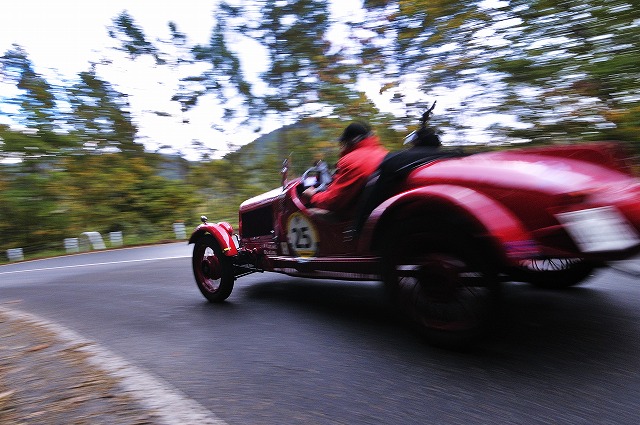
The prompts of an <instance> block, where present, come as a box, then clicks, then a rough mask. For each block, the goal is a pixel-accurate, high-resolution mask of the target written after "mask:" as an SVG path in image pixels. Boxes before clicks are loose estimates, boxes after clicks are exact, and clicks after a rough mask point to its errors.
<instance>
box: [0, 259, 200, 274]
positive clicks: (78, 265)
mask: <svg viewBox="0 0 640 425" xmlns="http://www.w3.org/2000/svg"><path fill="white" fill-rule="evenodd" d="M188 257H191V256H190V255H178V256H175V257H161V258H144V259H139V260H122V261H108V262H104V263H89V264H74V265H70V266H56V267H42V268H39V269H27V270H12V271H8V272H0V275H3V274H16V273H29V272H40V271H45V270H60V269H74V268H78V267H92V266H106V265H111V264H125V263H141V262H144V261H159V260H174V259H176V258H188Z"/></svg>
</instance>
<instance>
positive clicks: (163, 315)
mask: <svg viewBox="0 0 640 425" xmlns="http://www.w3.org/2000/svg"><path fill="white" fill-rule="evenodd" d="M190 255H191V247H189V246H187V245H186V243H179V244H168V245H161V246H153V247H146V248H136V249H123V250H116V251H105V252H96V253H90V254H83V255H75V256H68V257H62V258H56V259H49V260H41V261H33V262H25V263H19V264H10V265H6V266H2V267H0V306H7V307H10V308H16V309H19V310H21V311H24V312H28V313H31V314H36V315H38V316H40V317H43V318H45V319H46V320H48V321H50V322H53V323H56V324H58V325H60V326H62V327H65V328H68V329H70V330H72V331H73V332H75V333H77V334H79V335H81V336H82V337H84V338H86V339H89V340H92V341H95V342H97V344H99V345H100V346H101V347H104V348H105V349H107V350H109V351H110V352H112V353H115V354H116V355H118V356H120V357H122V358H124V359H126V360H127V361H128V362H130V363H131V364H133V365H135V366H136V367H137V368H140V369H141V370H144V371H146V372H147V373H149V374H151V375H153V376H154V377H157V378H158V379H159V380H162V381H163V382H166V383H168V385H170V386H172V387H173V388H175V389H176V390H177V391H179V392H181V393H182V394H185V395H186V396H187V397H188V398H190V399H192V400H194V401H195V402H197V403H199V404H200V405H201V406H203V407H204V408H205V409H207V410H208V411H210V412H211V413H212V414H213V415H215V417H217V418H219V419H220V420H221V421H224V422H225V423H227V424H229V425H238V424H261V425H269V424H278V425H281V424H390V425H399V424H486V423H491V424H633V425H636V424H638V423H640V402H639V401H638V399H639V397H640V358H639V353H640V308H639V307H640V279H638V277H637V276H634V275H631V274H627V273H621V272H617V271H615V270H606V271H602V272H600V273H599V274H598V275H596V277H594V278H592V279H591V280H589V281H587V282H586V283H585V284H584V285H583V286H580V287H577V288H573V289H570V290H566V291H560V292H553V291H551V292H550V291H542V290H537V289H535V288H533V287H530V286H528V285H523V284H508V285H507V286H506V287H505V303H504V308H503V311H502V313H501V317H502V321H501V326H500V329H499V330H498V331H497V333H496V335H495V336H493V337H492V338H491V339H489V340H488V341H486V342H485V343H483V344H481V345H480V346H479V347H477V348H475V349H473V350H470V351H468V352H455V351H447V350H444V349H437V348H434V347H431V346H429V345H426V344H425V343H423V342H422V341H421V340H420V338H419V337H417V336H416V335H415V334H414V333H413V332H412V331H410V330H409V329H408V328H407V327H406V326H405V324H404V323H402V322H399V321H395V320H393V319H390V318H389V315H387V314H386V312H387V311H386V304H385V302H384V298H383V294H382V288H381V287H380V284H378V283H375V282H370V283H369V282H365V283H353V282H338V281H321V280H304V279H295V278H291V277H287V276H283V275H278V274H273V273H264V274H253V275H251V276H247V277H243V278H240V279H239V280H238V281H237V282H236V287H235V289H234V292H233V293H232V295H231V297H230V298H229V300H228V302H227V303H225V304H223V305H213V304H209V303H207V302H206V301H205V299H204V298H203V297H202V296H201V295H200V293H199V292H198V289H197V287H196V285H195V282H194V280H193V277H192V272H191V263H190Z"/></svg>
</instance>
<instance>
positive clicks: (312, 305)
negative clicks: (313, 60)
mask: <svg viewBox="0 0 640 425" xmlns="http://www.w3.org/2000/svg"><path fill="white" fill-rule="evenodd" d="M243 289H244V291H243V294H242V296H243V298H245V299H244V300H241V301H239V302H250V301H252V300H259V301H261V302H267V303H272V304H279V305H288V306H293V307H297V308H298V307H299V308H301V309H304V310H305V311H308V312H309V314H314V315H319V316H320V317H321V318H322V320H330V321H332V322H334V323H337V324H338V325H339V324H340V322H344V323H343V324H344V325H346V324H349V325H351V326H352V325H353V323H354V322H359V323H360V324H361V326H366V327H370V326H374V327H375V326H378V327H380V328H385V329H386V330H387V331H388V330H389V327H390V326H391V327H392V328H395V329H396V330H399V329H405V330H406V326H407V323H406V322H405V321H403V320H401V319H400V318H398V317H396V316H395V315H393V314H392V313H391V309H390V308H389V305H388V303H387V302H386V299H385V296H384V290H383V287H382V285H381V284H378V283H373V282H366V283H362V282H336V281H315V280H304V279H292V280H289V279H287V280H282V279H280V278H275V279H269V280H267V279H265V280H264V281H262V282H260V283H256V284H252V285H250V286H247V287H245V288H243ZM503 293H504V295H503V302H502V305H501V311H500V313H499V320H498V322H497V324H496V327H495V330H494V332H493V333H492V334H491V335H490V336H489V338H488V339H487V340H485V341H483V342H482V343H481V344H480V345H479V346H477V347H475V348H474V349H473V350H471V351H470V352H468V354H470V355H473V356H482V357H486V358H496V359H504V358H505V357H510V358H512V359H514V360H515V359H519V360H521V361H524V362H525V363H527V364H531V363H530V362H532V363H539V361H540V357H541V356H542V357H549V358H552V359H557V358H564V359H567V358H571V359H572V360H573V361H574V362H576V363H580V362H581V361H583V362H584V361H586V360H589V362H592V361H594V360H596V359H599V360H600V361H604V362H606V361H607V359H609V358H610V357H611V356H615V355H617V354H620V352H621V351H623V352H628V351H629V350H637V349H638V348H639V347H638V345H639V344H638V338H637V332H638V327H637V323H639V322H640V314H638V312H637V311H636V310H635V309H634V310H630V309H628V308H627V309H625V308H621V306H620V305H619V303H618V301H619V300H618V299H616V297H613V296H611V295H610V294H609V293H608V292H607V291H606V290H601V289H599V288H595V289H594V288H591V287H576V288H571V289H568V290H564V291H545V290H540V289H537V288H534V287H532V286H529V285H524V284H512V283H509V284H506V285H505V286H504V291H503ZM276 308H277V307H276ZM406 335H407V336H408V337H409V338H419V337H418V336H417V334H415V333H412V332H407V333H406Z"/></svg>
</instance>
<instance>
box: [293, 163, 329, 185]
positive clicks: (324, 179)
mask: <svg viewBox="0 0 640 425" xmlns="http://www.w3.org/2000/svg"><path fill="white" fill-rule="evenodd" d="M314 175H315V181H314V182H313V183H310V180H309V179H310V178H311V177H313V176H314ZM331 180H333V177H332V176H331V173H330V172H329V167H327V163H326V162H324V161H320V162H319V163H318V164H317V165H315V166H313V167H311V168H309V169H307V171H305V172H304V174H302V178H301V181H302V185H303V186H304V188H305V189H306V188H309V187H315V188H316V191H317V192H322V191H324V190H326V189H327V185H328V184H329V183H331Z"/></svg>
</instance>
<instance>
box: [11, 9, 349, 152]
mask: <svg viewBox="0 0 640 425" xmlns="http://www.w3.org/2000/svg"><path fill="white" fill-rule="evenodd" d="M343 3H344V0H343ZM347 3H348V2H347ZM357 3H358V2H357V0H356V1H355V2H353V4H357ZM0 4H1V5H0V54H4V52H6V51H7V49H9V48H10V47H11V45H12V44H13V43H17V44H19V45H20V46H22V47H23V48H24V49H25V50H26V52H27V54H28V55H29V58H30V59H31V61H32V62H33V63H34V65H35V67H36V71H37V72H39V73H41V74H42V75H44V76H45V77H46V78H47V80H49V81H50V82H52V83H56V82H58V81H60V80H69V79H73V78H75V76H76V75H77V74H78V73H79V72H82V71H86V70H87V69H88V67H89V62H90V61H91V60H98V59H100V58H102V57H105V56H109V57H113V56H114V52H113V51H110V50H109V48H108V47H109V46H110V45H113V44H114V40H112V39H110V38H109V36H108V33H107V27H108V26H109V25H111V23H112V19H113V18H114V17H115V16H116V15H118V14H119V13H120V12H122V11H123V10H127V11H128V12H129V14H130V15H132V16H133V18H134V19H135V21H136V23H137V24H138V25H139V26H141V27H142V29H143V30H144V32H145V35H147V37H148V38H149V39H150V40H156V39H157V38H164V39H166V38H167V37H168V27H167V24H168V22H169V21H173V22H175V23H176V24H177V25H178V29H179V30H180V31H182V32H184V33H186V34H187V36H188V37H189V41H190V42H191V43H207V42H208V40H209V37H210V35H211V28H212V26H213V24H214V19H213V15H212V13H213V8H214V4H215V0H212V1H197V0H180V1H175V0H104V1H90V0H20V1H2V3H0ZM245 53H247V54H249V55H251V56H252V57H253V58H254V59H255V57H256V53H255V52H245ZM147 59H148V60H147ZM153 65H154V64H153V61H152V60H150V59H149V58H146V59H145V58H143V59H141V60H137V61H136V63H132V62H130V61H128V62H126V63H123V62H121V63H120V64H118V63H116V64H115V66H113V67H110V68H112V69H109V70H106V69H104V67H103V68H102V69H101V70H100V72H101V74H100V75H101V76H103V78H105V79H107V80H108V81H109V82H111V83H114V84H116V85H117V86H119V87H118V88H119V89H120V91H122V92H124V93H127V94H129V95H130V97H129V101H130V103H131V106H132V109H133V113H134V116H135V117H136V120H137V122H138V125H139V133H138V135H139V136H140V137H141V140H143V141H144V143H145V145H146V146H147V147H148V148H150V149H152V150H154V149H157V148H158V147H159V146H162V145H171V146H174V147H176V148H177V149H179V148H181V147H183V146H186V145H189V144H190V142H191V141H192V140H194V139H195V140H200V141H202V142H203V143H205V144H206V145H207V146H209V147H211V148H212V149H218V150H219V151H222V152H223V153H224V151H225V150H226V149H227V141H228V140H227V139H226V138H225V137H224V136H222V135H221V134H220V133H218V132H217V131H215V130H213V129H211V124H212V121H215V120H216V119H218V116H219V114H218V113H217V112H216V111H215V110H214V108H213V107H212V106H211V105H208V104H206V102H204V104H203V105H202V106H200V107H198V108H196V110H194V112H193V113H192V114H191V116H189V124H188V125H184V124H183V123H182V117H181V116H180V111H179V104H177V103H176V102H170V101H169V99H170V98H171V96H172V95H173V94H174V92H173V89H174V88H175V85H176V84H177V78H176V76H175V75H172V74H171V73H170V72H169V71H168V70H167V69H166V67H164V68H162V67H161V68H162V69H161V68H158V67H154V66H153ZM7 90H11V88H10V87H7V86H6V85H5V86H4V87H2V85H1V84H0V95H1V94H3V93H4V94H6V93H7ZM151 111H161V112H166V113H170V114H174V115H175V118H173V117H172V118H166V117H159V116H157V115H155V114H153V113H151ZM0 118H1V117H0ZM240 133H241V132H240ZM236 137H237V138H236V140H233V141H234V142H238V141H241V142H242V143H246V142H248V141H250V140H252V139H253V138H255V137H256V135H255V134H253V133H243V134H239V135H238V136H236Z"/></svg>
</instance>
